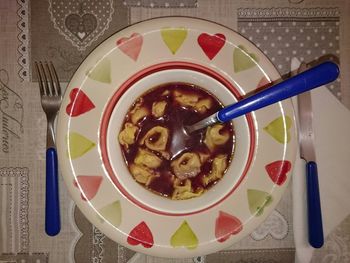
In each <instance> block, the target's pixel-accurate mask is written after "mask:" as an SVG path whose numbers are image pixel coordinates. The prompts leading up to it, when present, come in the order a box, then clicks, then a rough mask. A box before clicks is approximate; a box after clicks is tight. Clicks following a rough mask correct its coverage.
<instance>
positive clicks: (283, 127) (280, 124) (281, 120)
mask: <svg viewBox="0 0 350 263" xmlns="http://www.w3.org/2000/svg"><path fill="white" fill-rule="evenodd" d="M291 127H292V119H291V118H290V117H289V116H286V115H285V116H281V117H278V118H276V119H275V120H273V121H272V122H270V123H269V124H268V125H267V126H266V127H264V131H266V132H267V133H268V134H270V135H271V136H272V137H273V138H274V139H275V140H276V141H278V142H279V143H288V142H289V141H290V133H289V130H290V128H291Z"/></svg>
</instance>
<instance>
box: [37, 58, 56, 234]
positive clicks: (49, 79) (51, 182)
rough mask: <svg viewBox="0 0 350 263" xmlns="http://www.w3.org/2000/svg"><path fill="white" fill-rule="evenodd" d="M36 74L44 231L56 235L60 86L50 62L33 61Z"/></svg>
mask: <svg viewBox="0 0 350 263" xmlns="http://www.w3.org/2000/svg"><path fill="white" fill-rule="evenodd" d="M34 64H35V68H36V73H37V76H38V82H39V88H40V97H41V106H42V108H43V110H44V112H45V114H46V119H47V135H46V189H45V191H46V193H45V195H46V196H45V232H46V233H47V234H48V235H49V236H55V235H57V234H58V233H59V232H60V230H61V221H60V206H59V197H58V194H59V192H58V161H57V152H56V146H55V131H54V123H55V119H56V115H57V113H58V110H59V108H60V105H61V100H62V95H61V87H60V83H59V81H58V77H57V73H56V70H55V68H54V66H53V64H52V62H44V63H43V62H41V61H39V62H35V63H34Z"/></svg>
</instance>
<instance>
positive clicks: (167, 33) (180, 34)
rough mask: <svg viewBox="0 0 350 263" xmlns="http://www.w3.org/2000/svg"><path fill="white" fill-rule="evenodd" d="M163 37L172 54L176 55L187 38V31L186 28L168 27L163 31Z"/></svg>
mask: <svg viewBox="0 0 350 263" xmlns="http://www.w3.org/2000/svg"><path fill="white" fill-rule="evenodd" d="M161 35H162V39H163V41H164V43H165V44H166V45H167V47H168V48H169V49H170V51H171V53H173V54H175V53H176V51H177V50H178V49H179V48H180V47H181V45H182V44H183V42H184V41H185V39H186V37H187V29H186V28H184V27H179V28H168V27H167V28H163V29H162V30H161Z"/></svg>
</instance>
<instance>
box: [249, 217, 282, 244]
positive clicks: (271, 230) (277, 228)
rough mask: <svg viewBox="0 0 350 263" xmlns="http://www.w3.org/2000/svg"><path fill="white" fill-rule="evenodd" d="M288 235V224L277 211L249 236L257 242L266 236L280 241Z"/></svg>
mask: <svg viewBox="0 0 350 263" xmlns="http://www.w3.org/2000/svg"><path fill="white" fill-rule="evenodd" d="M287 235H288V222H287V220H286V219H285V218H284V216H283V215H282V214H281V213H280V212H278V211H277V210H274V211H272V213H271V215H269V216H268V218H267V219H266V220H265V221H264V223H262V224H261V225H260V226H259V227H258V228H257V229H255V230H254V232H252V233H251V234H250V236H251V237H252V238H253V239H254V240H257V241H260V240H264V239H265V238H266V237H267V236H271V237H272V238H274V239H277V240H282V239H284V238H285V237H286V236H287Z"/></svg>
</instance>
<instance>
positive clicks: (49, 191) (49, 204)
mask: <svg viewBox="0 0 350 263" xmlns="http://www.w3.org/2000/svg"><path fill="white" fill-rule="evenodd" d="M60 230H61V220H60V204H59V198H58V161H57V153H56V149H55V148H52V147H51V148H48V149H47V150H46V203H45V232H46V233H47V234H48V235H49V236H55V235H57V234H58V233H59V232H60Z"/></svg>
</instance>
